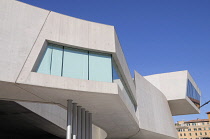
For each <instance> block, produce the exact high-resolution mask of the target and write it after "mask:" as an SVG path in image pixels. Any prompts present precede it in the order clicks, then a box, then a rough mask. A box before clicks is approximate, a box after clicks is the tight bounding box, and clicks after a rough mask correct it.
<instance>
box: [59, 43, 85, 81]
mask: <svg viewBox="0 0 210 139" xmlns="http://www.w3.org/2000/svg"><path fill="white" fill-rule="evenodd" d="M62 76H64V77H71V78H77V79H86V80H88V51H84V50H79V49H73V48H69V47H64V54H63V74H62Z"/></svg>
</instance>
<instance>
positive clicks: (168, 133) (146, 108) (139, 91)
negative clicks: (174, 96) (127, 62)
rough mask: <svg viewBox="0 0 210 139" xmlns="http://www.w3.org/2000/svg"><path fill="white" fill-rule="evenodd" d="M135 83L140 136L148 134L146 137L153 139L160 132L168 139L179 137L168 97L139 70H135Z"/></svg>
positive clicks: (163, 137)
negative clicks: (169, 138)
mask: <svg viewBox="0 0 210 139" xmlns="http://www.w3.org/2000/svg"><path fill="white" fill-rule="evenodd" d="M135 84H136V95H137V102H138V109H137V117H138V120H139V127H140V133H141V135H140V136H144V135H145V134H146V136H145V137H144V139H147V138H148V139H149V138H150V139H151V138H153V137H154V136H156V134H160V135H161V136H162V139H167V138H168V137H171V138H174V139H175V138H177V132H176V129H175V127H174V121H173V118H172V115H171V111H170V108H169V106H168V101H167V99H166V97H165V96H164V95H163V94H162V92H160V90H158V89H157V88H156V87H155V86H154V85H152V84H151V83H150V82H148V81H147V80H146V79H145V78H144V77H142V76H141V75H140V74H139V73H137V72H135ZM145 131H147V132H145ZM140 133H139V134H140ZM147 133H150V134H147ZM136 138H138V137H136Z"/></svg>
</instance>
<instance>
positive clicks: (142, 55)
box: [20, 0, 210, 121]
mask: <svg viewBox="0 0 210 139" xmlns="http://www.w3.org/2000/svg"><path fill="white" fill-rule="evenodd" d="M20 1H22V2H25V3H29V4H31V5H35V6H38V7H41V8H44V9H48V10H52V11H55V12H59V13H62V14H65V15H69V16H73V17H77V18H81V19H85V20H89V21H94V22H98V23H103V24H109V25H114V26H115V28H116V31H117V34H118V37H119V39H120V42H121V45H122V47H123V51H124V54H125V57H126V59H127V62H128V65H129V68H130V71H131V74H132V75H133V71H134V70H137V71H138V72H139V73H141V74H142V75H143V76H145V75H150V74H157V73H164V72H172V71H180V70H189V72H190V73H191V75H192V76H193V78H194V80H195V81H196V83H197V84H198V86H199V87H200V89H201V91H202V93H203V94H202V103H204V102H205V101H208V100H210V92H209V91H210V0H20ZM207 111H210V104H209V105H206V106H205V107H203V108H201V114H200V115H198V114H194V115H188V116H176V117H174V120H175V121H177V120H190V119H195V118H207V115H206V114H205V112H207Z"/></svg>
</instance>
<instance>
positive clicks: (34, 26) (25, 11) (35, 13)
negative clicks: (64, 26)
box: [0, 0, 49, 83]
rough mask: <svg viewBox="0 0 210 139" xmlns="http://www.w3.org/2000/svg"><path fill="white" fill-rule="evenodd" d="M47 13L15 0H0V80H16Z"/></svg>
mask: <svg viewBox="0 0 210 139" xmlns="http://www.w3.org/2000/svg"><path fill="white" fill-rule="evenodd" d="M48 14H49V11H46V10H43V9H40V8H36V7H33V6H30V5H27V4H24V3H20V2H18V1H14V0H0V18H1V20H0V25H1V26H0V45H1V51H0V67H1V68H0V80H1V81H7V82H13V83H14V82H15V81H16V80H17V78H18V75H19V74H20V71H21V69H22V67H23V65H24V63H25V61H26V59H27V57H28V55H29V53H30V51H31V49H32V47H33V45H34V43H35V41H36V39H37V37H38V35H39V32H40V30H41V29H42V26H43V24H44V22H45V19H46V18H47V16H48ZM31 19H32V20H31Z"/></svg>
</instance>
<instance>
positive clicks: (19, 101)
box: [0, 0, 201, 139]
mask: <svg viewBox="0 0 210 139" xmlns="http://www.w3.org/2000/svg"><path fill="white" fill-rule="evenodd" d="M0 47H1V49H0V88H1V89H0V100H1V101H0V117H1V118H0V129H1V130H0V137H1V138H5V139H7V138H15V139H19V138H20V139H26V138H27V139H28V138H30V139H33V138H34V139H37V138H39V139H42V138H43V139H61V138H66V139H105V138H106V139H152V138H155V139H177V138H178V136H177V131H176V128H175V126H174V122H173V119H172V116H174V115H184V114H196V113H199V112H200V110H199V107H197V106H199V105H200V96H201V91H200V89H199V88H198V86H197V84H196V83H195V81H194V80H193V78H192V76H191V75H190V74H189V72H188V71H177V72H171V73H162V74H156V75H150V76H146V77H143V76H142V75H140V74H139V73H138V72H137V71H135V74H134V79H133V77H132V76H131V74H130V71H129V68H128V65H127V62H126V59H125V56H124V53H123V51H122V47H121V44H120V41H119V38H118V36H117V33H116V30H115V28H114V26H110V25H105V24H99V23H95V22H90V21H86V20H82V19H78V18H74V17H70V16H67V15H62V14H60V13H56V12H53V11H49V10H45V9H41V8H38V7H34V6H31V5H28V4H25V3H22V2H19V1H16V0H0ZM125 47H129V46H125ZM135 62H136V64H137V65H138V60H135ZM151 119H153V120H151ZM154 119H155V120H154ZM165 127H167V128H165Z"/></svg>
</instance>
